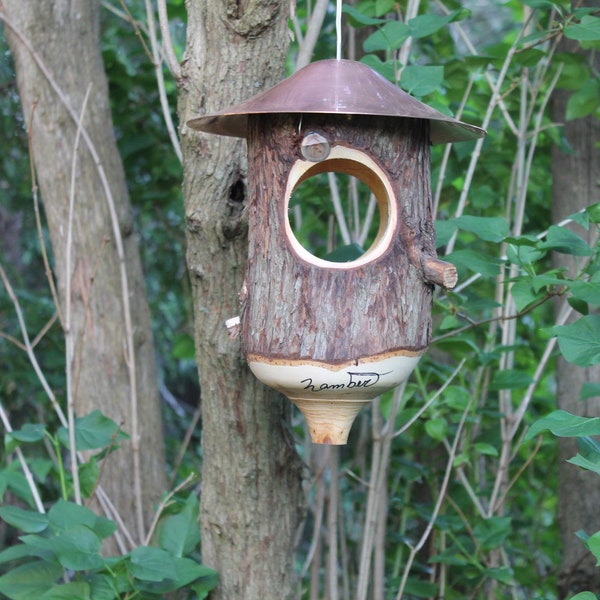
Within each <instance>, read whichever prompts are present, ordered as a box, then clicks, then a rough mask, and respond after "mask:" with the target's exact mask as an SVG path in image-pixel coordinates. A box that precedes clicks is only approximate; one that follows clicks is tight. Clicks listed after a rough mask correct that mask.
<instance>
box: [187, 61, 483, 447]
mask: <svg viewBox="0 0 600 600" xmlns="http://www.w3.org/2000/svg"><path fill="white" fill-rule="evenodd" d="M188 125H189V126H190V127H192V128H194V129H198V130H201V131H204V132H209V133H215V134H220V135H228V136H237V137H243V138H246V140H247V145H248V184H247V187H248V226H249V230H248V231H249V232H248V243H249V249H248V263H247V268H246V277H245V283H244V289H243V290H242V291H241V294H240V296H241V313H240V327H241V335H242V347H243V351H244V353H245V355H246V358H247V361H248V364H249V366H250V368H251V369H252V371H253V372H254V374H255V375H256V377H258V379H260V380H261V381H262V382H264V383H266V384H267V385H269V386H272V387H273V388H275V389H277V390H279V391H281V392H283V393H284V394H285V395H286V396H287V397H288V398H289V399H290V400H291V401H292V402H293V403H294V404H296V406H297V407H298V408H299V409H300V411H301V412H302V413H303V414H304V416H305V418H306V421H307V424H308V429H309V431H310V435H311V439H312V441H313V442H316V443H324V444H344V443H346V440H347V437H348V433H349V431H350V427H351V426H352V423H353V421H354V418H355V417H356V415H357V414H358V412H359V411H360V410H361V408H362V407H363V406H365V405H366V404H368V403H369V402H370V401H371V400H373V399H374V398H375V397H376V396H378V395H380V394H382V393H383V392H385V391H387V390H390V389H392V388H394V387H395V386H397V385H399V384H400V383H402V382H403V381H404V380H406V378H407V377H408V376H409V375H410V373H411V372H412V371H413V369H414V368H415V366H416V365H417V363H418V361H419V358H420V357H421V356H422V355H423V353H424V352H425V350H426V348H427V345H428V344H429V342H430V338H431V306H432V294H433V289H434V285H439V286H442V287H444V288H452V287H454V285H455V284H456V280H457V275H456V270H455V268H454V266H453V265H451V264H448V263H445V262H443V261H441V260H438V259H437V257H436V252H435V231H434V223H433V218H432V212H431V211H432V208H431V189H430V152H429V149H430V144H432V143H433V144H435V143H444V142H458V141H467V140H473V139H476V138H478V137H481V136H483V135H485V132H484V131H483V130H482V129H479V128H477V127H474V126H472V125H468V124H466V123H462V122H460V121H457V120H455V119H453V118H451V117H449V116H447V115H444V114H442V113H440V112H438V111H436V110H434V109H432V108H430V107H428V106H426V105H425V104H423V103H421V102H419V101H418V100H416V99H414V98H412V97H411V96H410V95H408V94H406V93H405V92H403V91H402V90H400V89H399V88H398V87H397V86H395V85H393V84H392V83H390V82H388V81H387V80H386V79H384V78H383V77H381V76H380V75H379V74H378V73H376V72H375V71H374V70H372V69H371V68H370V67H368V66H366V65H364V64H362V63H358V62H354V61H349V60H336V59H333V60H323V61H319V62H315V63H312V64H310V65H308V66H307V67H305V68H303V69H301V70H300V71H298V72H297V73H295V74H294V75H292V76H291V77H289V78H288V79H286V80H284V81H282V82H281V83H279V84H278V85H276V86H274V87H272V88H271V89H269V90H267V91H265V92H263V93H261V94H259V95H257V96H255V97H254V98H251V99H250V100H247V101H246V102H243V103H241V104H238V105H237V106H234V107H232V108H228V109H226V110H223V111H222V112H219V113H216V114H213V115H206V116H201V117H199V118H195V119H192V120H191V121H189V123H188ZM322 173H335V174H345V175H348V176H352V177H354V178H356V179H357V180H358V181H360V182H362V183H363V184H364V185H366V186H367V187H368V188H369V189H370V191H371V192H372V194H373V196H374V198H375V199H376V206H377V209H378V213H379V223H378V226H377V230H376V232H375V234H374V239H373V241H372V243H371V244H370V246H369V247H368V249H365V251H364V252H362V253H359V254H358V255H356V256H353V257H351V258H350V259H349V260H346V261H344V262H339V261H338V260H334V259H331V258H328V257H326V256H325V257H323V256H317V255H316V254H315V253H314V252H312V251H311V249H310V248H307V247H306V246H305V245H304V244H303V243H301V241H299V239H298V237H297V236H296V235H295V233H294V228H293V225H292V221H291V216H290V215H291V212H292V211H291V209H290V203H291V201H292V196H293V194H294V192H295V191H296V190H297V189H298V187H299V186H301V185H302V184H303V183H304V182H306V181H308V180H309V179H310V178H313V177H315V176H317V175H319V174H322Z"/></svg>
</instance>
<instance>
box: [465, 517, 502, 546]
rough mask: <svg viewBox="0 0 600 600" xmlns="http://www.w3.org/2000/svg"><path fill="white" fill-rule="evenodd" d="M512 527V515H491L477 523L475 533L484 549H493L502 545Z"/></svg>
mask: <svg viewBox="0 0 600 600" xmlns="http://www.w3.org/2000/svg"><path fill="white" fill-rule="evenodd" d="M510 529H511V519H510V517H490V518H489V519H485V520H483V521H480V522H479V523H477V525H476V526H475V528H474V529H473V535H474V536H475V539H476V540H477V542H478V543H479V545H480V546H481V549H482V550H492V549H494V548H498V547H499V546H500V545H502V543H503V542H504V540H505V539H506V537H507V536H508V534H509V533H510Z"/></svg>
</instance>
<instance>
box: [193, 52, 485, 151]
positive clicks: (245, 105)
mask: <svg viewBox="0 0 600 600" xmlns="http://www.w3.org/2000/svg"><path fill="white" fill-rule="evenodd" d="M273 113H298V114H302V113H304V114H307V113H319V114H346V115H374V116H388V117H403V118H410V119H427V120H429V121H430V122H431V127H430V131H431V143H432V144H441V143H446V142H463V141H468V140H475V139H477V138H480V137H483V136H484V135H486V132H485V131H484V130H483V129H480V128H479V127H475V126H474V125H468V124H467V123H463V122H461V121H458V120H456V119H454V118H452V117H449V116H448V115H445V114H443V113H441V112H439V111H437V110H435V109H433V108H431V107H430V106H427V105H426V104H423V103H422V102H420V101H419V100H416V99H415V98H413V97H412V96H410V95H409V94H407V93H406V92H404V91H402V90H401V89H400V88H399V87H398V86H396V85H394V84H393V83H391V82H389V81H388V80H387V79H385V78H384V77H382V76H381V75H379V73H377V72H376V71H374V70H373V69H372V68H371V67H369V66H367V65H365V64H363V63H360V62H355V61H352V60H336V59H330V60H321V61H318V62H314V63H311V64H309V65H307V66H306V67H304V68H303V69H300V70H299V71H297V72H296V73H294V74H293V75H292V76H291V77H288V78H287V79H284V80H283V81H282V82H280V83H278V84H277V85H275V86H273V87H272V88H270V89H268V90H266V91H265V92H262V93H260V94H258V95H256V96H254V97H252V98H250V99H249V100H246V101H245V102H242V103H240V104H237V105H235V106H232V107H230V108H227V109H225V110H222V111H220V112H217V113H214V114H212V115H205V116H202V117H197V118H195V119H191V120H190V121H188V125H189V126H190V127H192V128H193V129H198V130H200V131H205V132H208V133H216V134H219V135H229V136H233V137H246V136H247V129H248V115H254V114H273Z"/></svg>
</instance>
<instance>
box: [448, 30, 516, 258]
mask: <svg viewBox="0 0 600 600" xmlns="http://www.w3.org/2000/svg"><path fill="white" fill-rule="evenodd" d="M524 29H525V25H524V26H523V29H522V30H521V31H520V32H519V35H517V37H516V39H515V41H514V42H513V44H512V45H511V47H510V48H509V50H508V52H507V53H506V58H505V59H504V63H503V64H502V68H501V69H500V73H499V74H498V79H497V80H496V83H495V85H494V86H493V89H492V97H491V98H490V101H489V103H488V107H487V110H486V113H485V117H484V119H483V123H482V125H481V127H482V128H483V129H487V127H488V126H489V124H490V121H491V119H492V115H493V113H494V110H495V109H496V107H497V106H498V103H499V102H500V100H501V89H502V85H503V83H504V79H505V78H506V75H507V73H508V67H509V66H510V65H511V63H512V59H513V56H514V55H515V52H516V51H517V44H518V43H519V42H520V41H521V38H522V37H523V31H524ZM483 142H484V138H479V139H478V140H477V142H476V143H475V148H474V149H473V153H472V154H471V160H470V162H469V167H468V169H467V173H466V175H465V182H464V185H463V188H462V190H461V194H460V197H459V200H458V206H457V208H456V214H455V216H456V217H459V216H460V215H462V213H463V211H464V208H465V206H466V204H467V197H468V195H469V192H470V190H471V184H472V182H473V177H474V175H475V168H476V167H477V163H478V162H479V157H480V156H481V148H482V147H483ZM455 242H456V232H455V233H454V235H453V236H452V237H451V238H450V240H449V241H448V244H447V246H446V254H450V253H451V252H452V251H453V250H454V244H455Z"/></svg>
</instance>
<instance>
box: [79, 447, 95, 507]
mask: <svg viewBox="0 0 600 600" xmlns="http://www.w3.org/2000/svg"><path fill="white" fill-rule="evenodd" d="M99 475H100V468H99V467H98V461H97V460H96V459H95V458H94V457H93V456H92V457H91V458H90V459H89V460H88V461H87V462H86V463H83V464H82V465H79V485H80V487H81V493H82V495H83V497H84V498H89V497H90V496H91V495H92V493H93V492H94V489H95V488H96V483H97V481H98V476H99Z"/></svg>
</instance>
